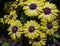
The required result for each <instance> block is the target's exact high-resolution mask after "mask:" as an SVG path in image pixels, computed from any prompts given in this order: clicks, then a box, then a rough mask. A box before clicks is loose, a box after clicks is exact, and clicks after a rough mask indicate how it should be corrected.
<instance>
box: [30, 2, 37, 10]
mask: <svg viewBox="0 0 60 46" xmlns="http://www.w3.org/2000/svg"><path fill="white" fill-rule="evenodd" d="M29 7H30V9H31V10H35V9H36V8H37V5H36V4H34V3H33V4H30V6H29Z"/></svg>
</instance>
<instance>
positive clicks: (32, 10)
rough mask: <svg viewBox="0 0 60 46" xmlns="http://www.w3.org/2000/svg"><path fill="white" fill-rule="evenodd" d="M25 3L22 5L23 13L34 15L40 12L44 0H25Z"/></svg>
mask: <svg viewBox="0 0 60 46" xmlns="http://www.w3.org/2000/svg"><path fill="white" fill-rule="evenodd" d="M25 4H26V5H24V6H23V10H24V13H25V14H26V15H27V16H30V17H34V16H37V15H39V14H40V13H41V11H42V6H43V4H44V2H43V1H37V0H28V1H27V2H25Z"/></svg>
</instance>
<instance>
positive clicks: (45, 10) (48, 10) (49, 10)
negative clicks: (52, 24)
mask: <svg viewBox="0 0 60 46" xmlns="http://www.w3.org/2000/svg"><path fill="white" fill-rule="evenodd" d="M43 12H44V14H46V15H47V14H50V13H51V9H50V8H48V7H46V8H44V9H43Z"/></svg>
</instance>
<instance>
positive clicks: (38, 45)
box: [29, 32, 47, 46]
mask: <svg viewBox="0 0 60 46" xmlns="http://www.w3.org/2000/svg"><path fill="white" fill-rule="evenodd" d="M46 40H47V39H46V35H45V33H42V32H40V34H39V36H38V37H36V38H35V39H33V40H30V41H29V42H30V43H32V46H44V45H46Z"/></svg>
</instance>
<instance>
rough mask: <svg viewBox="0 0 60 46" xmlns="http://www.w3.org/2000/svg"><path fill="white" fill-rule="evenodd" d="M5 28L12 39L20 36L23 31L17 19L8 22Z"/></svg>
mask: <svg viewBox="0 0 60 46" xmlns="http://www.w3.org/2000/svg"><path fill="white" fill-rule="evenodd" d="M7 30H8V31H9V33H8V35H10V37H11V38H12V39H13V40H16V39H17V38H20V36H21V34H22V32H23V31H22V24H21V22H20V21H19V20H14V21H12V22H11V23H10V26H9V28H8V29H7Z"/></svg>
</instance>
